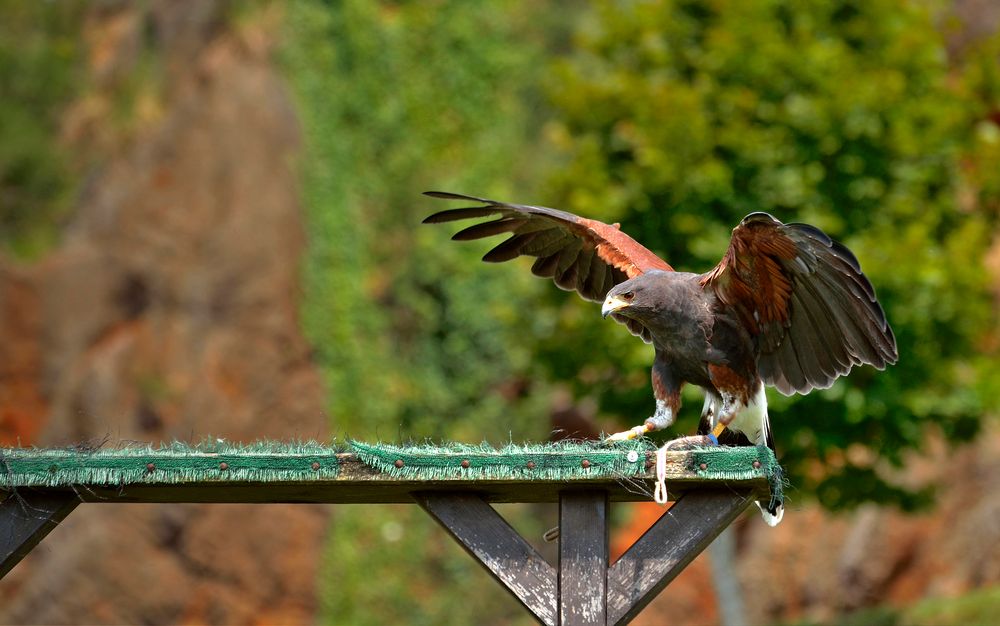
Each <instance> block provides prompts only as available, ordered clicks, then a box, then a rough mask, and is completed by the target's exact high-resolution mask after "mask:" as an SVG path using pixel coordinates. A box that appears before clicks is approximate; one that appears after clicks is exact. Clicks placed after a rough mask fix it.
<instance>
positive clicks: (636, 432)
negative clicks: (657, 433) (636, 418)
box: [604, 422, 653, 441]
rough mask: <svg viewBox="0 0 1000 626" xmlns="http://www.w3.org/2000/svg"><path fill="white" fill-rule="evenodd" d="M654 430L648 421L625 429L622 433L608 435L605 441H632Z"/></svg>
mask: <svg viewBox="0 0 1000 626" xmlns="http://www.w3.org/2000/svg"><path fill="white" fill-rule="evenodd" d="M651 430H653V428H652V426H650V424H649V423H648V422H647V423H645V424H643V425H641V426H633V427H632V428H629V429H628V430H624V431H622V432H620V433H615V434H613V435H608V436H607V437H606V438H605V439H604V441H631V440H633V439H636V438H638V437H642V436H643V435H645V434H646V433H648V432H649V431H651Z"/></svg>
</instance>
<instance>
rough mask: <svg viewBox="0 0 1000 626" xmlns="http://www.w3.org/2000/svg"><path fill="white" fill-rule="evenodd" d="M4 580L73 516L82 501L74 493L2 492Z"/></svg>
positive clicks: (0, 556) (0, 572) (0, 563)
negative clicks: (72, 513) (71, 514)
mask: <svg viewBox="0 0 1000 626" xmlns="http://www.w3.org/2000/svg"><path fill="white" fill-rule="evenodd" d="M0 497H4V500H3V501H2V502H0V578H3V577H4V576H6V575H7V573H8V572H10V570H12V569H13V568H14V566H15V565H17V564H18V563H19V562H20V561H21V559H23V558H24V556H25V555H26V554H28V553H29V552H31V549H32V548H34V547H35V546H36V545H38V542H40V541H41V540H42V539H44V538H45V536H46V535H48V534H49V533H50V532H52V530H53V529H54V528H55V527H56V526H58V525H59V522H61V521H63V519H65V517H66V516H67V515H69V514H70V513H71V512H72V511H73V509H75V508H76V505H77V504H79V503H80V499H79V498H78V497H77V495H76V494H75V493H73V492H72V491H37V492H36V491H33V490H30V489H19V490H18V491H17V492H16V493H15V492H7V493H6V494H4V493H3V492H0Z"/></svg>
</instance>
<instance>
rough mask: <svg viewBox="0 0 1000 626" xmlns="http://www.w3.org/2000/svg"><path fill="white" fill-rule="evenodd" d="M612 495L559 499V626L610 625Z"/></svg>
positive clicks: (598, 493) (570, 494)
mask: <svg viewBox="0 0 1000 626" xmlns="http://www.w3.org/2000/svg"><path fill="white" fill-rule="evenodd" d="M607 586H608V494H607V492H606V491H589V490H588V491H563V492H562V493H561V494H560V497H559V624H560V626H584V625H587V626H589V625H600V626H604V625H605V624H607V618H608V607H607Z"/></svg>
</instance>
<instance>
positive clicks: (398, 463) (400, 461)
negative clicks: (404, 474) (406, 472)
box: [393, 459, 406, 467]
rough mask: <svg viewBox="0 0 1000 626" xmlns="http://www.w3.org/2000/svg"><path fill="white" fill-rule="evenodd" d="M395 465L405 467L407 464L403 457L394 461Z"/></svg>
mask: <svg viewBox="0 0 1000 626" xmlns="http://www.w3.org/2000/svg"><path fill="white" fill-rule="evenodd" d="M393 465H395V466H396V467H403V466H404V465H406V463H404V462H403V459H396V462H395V463H393Z"/></svg>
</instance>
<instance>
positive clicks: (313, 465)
mask: <svg viewBox="0 0 1000 626" xmlns="http://www.w3.org/2000/svg"><path fill="white" fill-rule="evenodd" d="M312 468H313V471H314V472H318V471H319V461H313V464H312Z"/></svg>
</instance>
